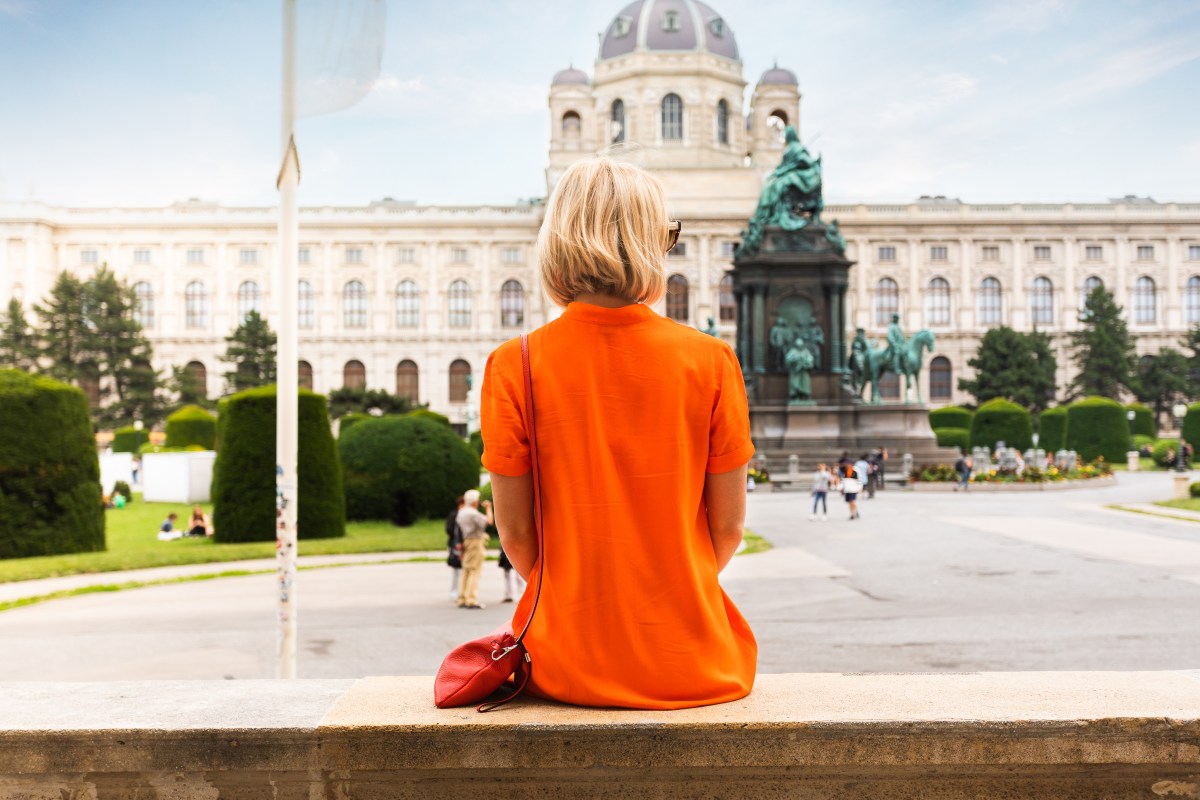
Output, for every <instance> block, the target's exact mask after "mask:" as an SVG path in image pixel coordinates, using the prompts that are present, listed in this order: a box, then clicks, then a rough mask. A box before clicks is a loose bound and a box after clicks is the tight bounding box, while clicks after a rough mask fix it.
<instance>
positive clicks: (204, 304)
mask: <svg viewBox="0 0 1200 800" xmlns="http://www.w3.org/2000/svg"><path fill="white" fill-rule="evenodd" d="M183 298H184V300H183V301H184V312H185V313H184V324H185V325H186V326H187V327H189V328H207V327H208V290H207V289H205V288H204V284H203V283H201V282H200V281H192V282H191V283H189V284H188V285H187V288H186V289H184V290H183Z"/></svg>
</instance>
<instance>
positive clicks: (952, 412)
mask: <svg viewBox="0 0 1200 800" xmlns="http://www.w3.org/2000/svg"><path fill="white" fill-rule="evenodd" d="M974 418H975V413H974V412H973V411H971V410H970V409H966V408H962V407H960V406H946V407H945V408H935V409H934V410H933V411H930V412H929V427H931V428H933V429H934V430H935V431H936V430H939V429H941V428H964V429H966V430H968V431H969V430H971V420H973V419H974Z"/></svg>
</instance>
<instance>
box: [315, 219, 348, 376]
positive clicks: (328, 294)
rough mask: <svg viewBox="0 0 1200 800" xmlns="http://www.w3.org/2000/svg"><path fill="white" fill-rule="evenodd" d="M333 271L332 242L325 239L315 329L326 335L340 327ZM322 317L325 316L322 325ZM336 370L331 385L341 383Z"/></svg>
mask: <svg viewBox="0 0 1200 800" xmlns="http://www.w3.org/2000/svg"><path fill="white" fill-rule="evenodd" d="M310 257H311V256H310ZM334 272H335V270H334V267H333V242H331V241H329V240H328V239H326V240H325V241H324V242H322V243H321V290H320V291H321V295H320V302H319V303H317V330H321V328H322V327H324V330H325V334H326V335H328V334H331V333H334V332H336V331H340V330H341V329H342V313H341V312H342V287H341V286H338V285H336V284H335V283H334ZM322 312H323V313H322ZM322 317H324V318H325V321H324V325H322V321H321V318H322ZM338 370H339V374H338V376H337V378H336V379H335V380H334V381H333V383H332V384H330V385H331V386H335V387H336V386H341V385H342V377H341V374H340V370H341V366H340V365H339V366H338Z"/></svg>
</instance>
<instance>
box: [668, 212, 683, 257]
mask: <svg viewBox="0 0 1200 800" xmlns="http://www.w3.org/2000/svg"><path fill="white" fill-rule="evenodd" d="M682 231H683V223H682V222H680V221H679V220H677V219H673V220H670V221H669V222H668V223H667V252H668V253H669V252H671V251H672V250H674V249H675V243H676V242H678V241H679V234H680V232H682Z"/></svg>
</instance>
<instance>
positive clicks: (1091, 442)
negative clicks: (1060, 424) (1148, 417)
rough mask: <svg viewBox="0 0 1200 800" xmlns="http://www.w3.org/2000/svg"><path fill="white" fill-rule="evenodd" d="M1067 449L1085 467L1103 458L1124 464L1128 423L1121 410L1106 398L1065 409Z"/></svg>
mask: <svg viewBox="0 0 1200 800" xmlns="http://www.w3.org/2000/svg"><path fill="white" fill-rule="evenodd" d="M1067 449H1068V450H1074V451H1075V452H1077V453H1078V454H1079V458H1080V460H1081V461H1083V462H1084V463H1085V464H1086V463H1090V462H1092V461H1095V460H1096V459H1097V458H1103V459H1104V460H1105V461H1108V462H1111V463H1114V464H1116V463H1120V462H1122V461H1124V460H1125V454H1126V453H1127V452H1128V451H1129V422H1128V420H1126V419H1125V408H1124V406H1122V405H1121V404H1120V403H1118V402H1117V401H1116V400H1110V399H1109V398H1107V397H1087V398H1084V399H1083V400H1080V401H1078V402H1075V403H1072V404H1071V405H1069V406H1067Z"/></svg>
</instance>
